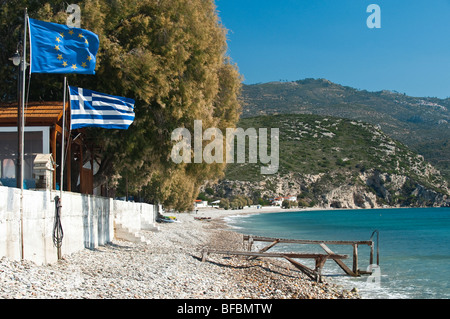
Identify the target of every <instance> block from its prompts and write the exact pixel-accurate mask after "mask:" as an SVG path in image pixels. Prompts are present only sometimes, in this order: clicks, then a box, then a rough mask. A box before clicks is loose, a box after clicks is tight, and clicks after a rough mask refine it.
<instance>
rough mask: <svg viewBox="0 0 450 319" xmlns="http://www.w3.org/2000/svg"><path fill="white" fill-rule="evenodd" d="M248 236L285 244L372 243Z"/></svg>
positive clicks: (256, 239)
mask: <svg viewBox="0 0 450 319" xmlns="http://www.w3.org/2000/svg"><path fill="white" fill-rule="evenodd" d="M249 237H252V238H253V241H266V242H273V241H274V240H279V242H280V243H286V244H308V245H309V244H317V245H320V244H321V243H326V244H329V245H353V244H358V245H368V246H370V245H371V244H372V241H371V240H304V239H283V238H272V237H260V236H249V235H244V241H245V240H248V239H249Z"/></svg>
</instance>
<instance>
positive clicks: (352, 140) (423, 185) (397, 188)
mask: <svg viewBox="0 0 450 319" xmlns="http://www.w3.org/2000/svg"><path fill="white" fill-rule="evenodd" d="M239 126H240V127H241V128H243V129H244V130H245V129H247V128H256V129H257V128H269V127H272V128H279V132H280V136H279V151H280V153H279V155H280V157H279V170H278V172H277V173H276V174H273V175H263V174H260V167H261V166H262V164H260V163H256V164H252V163H249V162H248V161H246V163H243V164H237V163H235V164H228V165H227V169H226V172H225V178H224V179H222V180H220V181H219V182H218V183H213V184H212V185H205V186H204V188H203V189H204V190H205V189H209V194H210V195H213V196H214V197H215V198H216V199H217V198H231V199H233V198H237V197H239V196H241V197H242V196H244V197H247V198H251V199H252V201H253V203H255V202H260V201H261V200H263V201H267V200H268V199H269V198H274V197H277V196H288V195H295V196H297V199H298V203H299V204H300V205H301V206H311V207H312V206H320V207H325V208H378V207H420V206H446V205H449V199H448V196H449V191H448V184H447V181H446V180H445V179H444V178H443V177H442V176H441V174H440V172H439V171H438V170H436V169H435V168H434V167H433V166H432V165H431V164H429V163H428V162H427V161H425V160H424V158H423V156H421V155H419V154H416V153H415V152H413V151H411V150H410V149H409V148H408V147H406V146H405V145H403V144H402V143H400V142H398V141H396V140H394V139H392V138H391V137H389V136H388V135H386V134H385V133H384V132H382V131H381V130H380V129H379V128H377V127H376V126H374V125H372V124H369V123H365V122H362V121H355V120H349V119H344V118H336V117H330V116H321V115H310V114H296V115H292V114H282V115H265V116H258V117H253V118H243V119H241V121H240V122H239Z"/></svg>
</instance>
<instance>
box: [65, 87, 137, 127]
mask: <svg viewBox="0 0 450 319" xmlns="http://www.w3.org/2000/svg"><path fill="white" fill-rule="evenodd" d="M69 92H70V109H71V124H70V127H71V129H72V130H74V129H78V128H81V127H87V126H89V127H103V128H107V129H123V130H126V129H128V127H129V126H130V125H131V123H133V121H134V103H135V102H134V100H133V99H129V98H126V97H121V96H114V95H109V94H105V93H98V92H95V91H91V90H88V89H82V88H78V87H73V86H69Z"/></svg>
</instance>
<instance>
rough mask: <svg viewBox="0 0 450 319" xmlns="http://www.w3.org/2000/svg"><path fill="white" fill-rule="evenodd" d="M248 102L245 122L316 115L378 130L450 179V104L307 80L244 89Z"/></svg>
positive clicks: (258, 85)
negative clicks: (361, 123)
mask: <svg viewBox="0 0 450 319" xmlns="http://www.w3.org/2000/svg"><path fill="white" fill-rule="evenodd" d="M243 101H244V106H243V117H253V116H255V115H270V114H317V115H324V116H335V117H340V118H348V119H354V120H361V121H364V122H368V123H371V124H374V125H379V127H380V128H381V130H382V131H383V132H385V133H387V134H388V135H389V136H391V137H392V138H394V139H396V140H398V141H401V142H402V143H404V144H405V145H407V146H408V147H409V148H411V149H412V150H414V151H416V152H417V153H419V154H422V155H423V156H424V157H425V158H426V159H427V160H429V161H430V162H431V163H432V164H433V165H434V166H436V167H437V168H439V169H440V170H441V172H442V174H443V175H445V176H446V177H447V179H448V180H449V178H450V141H449V138H450V124H449V123H450V111H449V110H450V98H447V99H438V98H430V97H423V98H422V97H411V96H407V95H405V94H401V93H398V92H391V91H379V92H369V91H366V90H358V89H355V88H351V87H347V86H342V85H338V84H335V83H332V82H330V81H328V80H325V79H317V80H316V79H305V80H300V81H295V82H271V83H264V84H255V85H245V86H244V87H243ZM354 156H356V155H354Z"/></svg>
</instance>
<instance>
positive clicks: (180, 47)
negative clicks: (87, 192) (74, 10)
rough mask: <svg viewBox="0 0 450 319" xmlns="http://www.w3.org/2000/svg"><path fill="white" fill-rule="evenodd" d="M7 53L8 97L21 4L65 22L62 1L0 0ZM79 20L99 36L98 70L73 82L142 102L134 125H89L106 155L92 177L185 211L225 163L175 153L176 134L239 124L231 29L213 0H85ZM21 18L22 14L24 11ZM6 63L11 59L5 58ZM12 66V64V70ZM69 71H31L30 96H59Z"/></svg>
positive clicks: (4, 85) (0, 32) (34, 14)
mask: <svg viewBox="0 0 450 319" xmlns="http://www.w3.org/2000/svg"><path fill="white" fill-rule="evenodd" d="M0 3H1V6H2V7H1V13H0V15H1V21H0V38H1V39H2V40H0V41H2V43H1V44H0V46H1V47H2V52H1V53H0V55H1V56H0V61H1V62H2V68H3V69H2V71H3V74H5V77H3V79H2V80H1V83H0V88H1V89H2V94H3V96H0V98H1V99H2V100H3V101H6V100H8V99H13V98H14V97H15V94H16V91H15V90H16V86H17V84H16V83H17V82H15V80H14V76H15V74H14V72H13V71H12V70H10V69H11V67H10V66H9V64H10V63H9V64H8V63H7V62H5V61H7V58H8V57H9V56H8V55H11V54H12V53H13V52H14V50H15V45H16V44H17V41H16V39H18V38H19V33H20V26H21V23H22V22H21V21H20V19H21V18H20V16H21V15H22V12H23V11H22V10H23V8H24V7H27V8H28V12H29V15H30V17H31V18H36V19H40V20H44V21H51V22H55V23H61V24H65V23H66V20H67V17H68V13H66V11H65V10H66V6H67V3H66V2H65V1H59V0H56V1H51V2H47V3H46V2H45V1H33V0H29V1H26V0H12V1H2V2H0ZM72 3H74V4H78V5H79V7H80V8H81V27H82V28H84V29H88V30H90V31H92V32H95V33H96V34H98V35H99V39H100V49H99V52H98V54H97V68H96V74H95V75H93V76H86V75H69V76H68V81H69V83H70V84H72V85H76V86H79V87H85V88H89V89H91V90H95V91H99V92H105V93H110V94H113V95H118V96H127V97H130V98H133V99H134V100H135V101H136V104H135V114H136V117H135V121H134V122H133V124H132V125H131V126H130V127H129V129H128V130H105V129H98V128H89V129H86V132H85V133H86V136H87V139H86V140H87V141H88V142H89V143H91V145H92V146H94V147H95V148H96V156H97V161H98V162H99V164H100V169H99V171H98V173H97V174H96V175H95V176H94V184H95V185H100V184H102V183H105V182H107V183H108V186H109V187H111V188H115V187H118V186H120V185H122V184H124V182H125V181H126V182H127V186H128V190H129V191H130V192H131V193H133V192H134V193H137V192H138V191H139V193H140V195H141V196H142V197H143V198H144V199H145V200H147V201H149V202H159V203H162V204H164V205H165V206H167V207H171V208H174V209H177V210H180V211H183V210H188V209H190V208H191V206H192V203H193V200H194V199H195V198H196V197H197V195H198V189H199V186H200V185H202V184H203V183H204V182H205V181H206V180H214V179H218V178H220V177H221V176H222V175H223V170H224V168H225V164H222V163H213V164H207V163H193V161H192V163H180V164H176V163H174V162H173V161H172V160H171V157H170V153H171V149H172V147H173V145H174V143H175V142H174V141H172V140H171V133H172V131H173V130H174V129H176V128H179V127H185V128H187V129H190V130H192V129H193V126H194V120H202V123H203V125H204V127H217V128H219V129H223V130H224V129H225V128H227V127H235V125H236V123H237V121H238V119H239V116H240V112H241V105H240V102H239V94H240V88H241V76H240V74H239V71H238V69H237V66H236V65H235V64H233V63H232V62H231V60H230V58H229V57H228V56H227V42H226V40H227V38H226V33H227V30H226V29H225V28H224V26H223V25H222V24H221V22H220V19H219V17H218V14H217V10H216V6H215V4H214V2H213V0H139V1H138V0H114V1H113V0H85V1H72ZM22 19H23V18H22ZM6 65H7V66H6ZM5 68H8V70H5ZM61 79H62V76H60V75H33V79H32V80H31V87H30V97H29V100H30V101H31V100H62V80H61Z"/></svg>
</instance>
